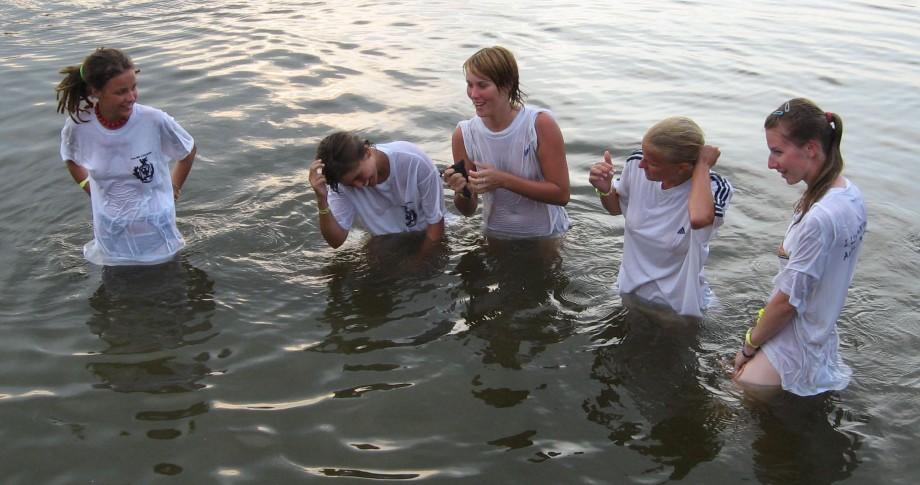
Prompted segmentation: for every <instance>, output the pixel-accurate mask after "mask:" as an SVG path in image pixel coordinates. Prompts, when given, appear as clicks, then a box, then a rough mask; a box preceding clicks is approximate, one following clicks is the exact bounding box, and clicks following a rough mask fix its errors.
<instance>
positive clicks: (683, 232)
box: [677, 226, 687, 234]
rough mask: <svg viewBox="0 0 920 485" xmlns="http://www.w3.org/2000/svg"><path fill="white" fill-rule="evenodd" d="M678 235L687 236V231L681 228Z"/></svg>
mask: <svg viewBox="0 0 920 485" xmlns="http://www.w3.org/2000/svg"><path fill="white" fill-rule="evenodd" d="M677 233H678V234H687V231H685V230H684V228H683V226H681V228H680V229H678V230H677Z"/></svg>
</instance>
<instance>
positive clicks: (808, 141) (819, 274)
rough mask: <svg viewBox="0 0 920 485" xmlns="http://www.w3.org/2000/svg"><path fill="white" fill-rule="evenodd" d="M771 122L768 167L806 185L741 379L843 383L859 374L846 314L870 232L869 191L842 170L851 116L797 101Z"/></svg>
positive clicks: (798, 385)
mask: <svg viewBox="0 0 920 485" xmlns="http://www.w3.org/2000/svg"><path fill="white" fill-rule="evenodd" d="M764 127H765V129H766V137H767V146H768V147H769V149H770V157H769V161H768V165H769V167H770V168H771V169H774V170H776V171H777V172H779V173H780V174H781V175H782V177H783V179H785V180H786V183H787V184H790V185H793V184H797V183H799V182H805V184H806V185H807V189H806V190H805V193H804V194H803V195H802V198H801V199H799V201H798V202H797V203H796V205H795V211H794V214H793V217H792V222H791V223H790V225H789V228H788V229H787V231H786V236H785V238H784V239H783V243H782V245H781V246H780V249H779V251H778V253H779V258H780V270H779V273H778V274H777V275H776V277H775V278H774V279H773V285H774V289H773V293H772V295H771V297H770V299H769V301H768V302H767V305H766V306H765V307H764V309H763V310H762V313H761V316H760V317H759V318H758V320H757V322H756V323H755V326H754V327H753V328H751V329H749V330H748V332H747V333H746V334H745V338H744V343H743V344H742V348H741V350H740V351H739V352H738V353H737V355H736V356H735V379H736V380H737V382H739V383H741V384H743V385H745V386H755V387H759V388H760V387H762V386H768V387H777V388H778V387H779V386H781V387H782V388H783V389H785V390H787V391H789V392H791V393H793V394H797V395H801V396H809V395H814V394H819V393H822V392H825V391H830V390H840V389H843V388H845V387H846V386H847V384H848V383H849V381H850V376H851V374H852V371H851V370H850V368H849V367H848V366H847V365H846V364H845V363H844V362H843V360H842V359H841V356H840V353H839V351H838V348H839V343H840V337H839V335H838V332H837V319H838V318H839V316H840V312H841V310H842V309H843V305H844V302H845V300H846V295H847V290H848V288H849V286H850V282H851V280H852V279H853V274H854V272H855V270H856V261H857V259H858V258H859V253H860V249H861V248H862V240H863V235H864V233H865V230H866V209H865V205H864V203H863V197H862V193H860V191H859V189H858V188H857V187H856V185H854V184H853V183H852V182H850V181H849V180H847V179H846V178H844V177H843V175H842V171H843V157H842V155H841V153H840V139H841V136H842V134H843V121H842V120H841V118H840V116H838V115H836V114H834V113H829V112H824V111H822V110H821V109H820V108H819V107H818V106H816V105H815V104H814V103H813V102H811V101H809V100H807V99H803V98H796V99H792V100H789V101H788V102H786V103H784V104H783V105H782V106H781V107H780V108H779V109H777V110H776V111H774V112H773V113H771V114H770V115H769V116H768V117H767V120H766V122H765V123H764ZM758 350H763V351H762V352H759V351H758Z"/></svg>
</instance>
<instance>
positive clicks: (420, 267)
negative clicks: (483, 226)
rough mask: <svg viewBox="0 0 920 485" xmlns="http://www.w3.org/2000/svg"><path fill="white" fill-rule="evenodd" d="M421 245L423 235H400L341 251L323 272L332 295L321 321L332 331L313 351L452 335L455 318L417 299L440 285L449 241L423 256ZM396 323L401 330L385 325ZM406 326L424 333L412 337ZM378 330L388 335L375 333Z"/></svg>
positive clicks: (408, 343)
mask: <svg viewBox="0 0 920 485" xmlns="http://www.w3.org/2000/svg"><path fill="white" fill-rule="evenodd" d="M421 243H422V235H421V234H394V235H388V236H377V237H372V238H369V239H368V240H367V241H366V243H365V244H364V245H363V246H362V247H358V248H354V249H347V250H343V251H337V252H335V253H334V255H333V256H332V260H331V261H330V262H329V263H328V264H327V265H326V266H325V267H323V270H322V271H323V274H324V276H325V277H326V278H327V279H328V281H329V287H328V295H329V296H328V301H327V303H326V306H325V309H324V311H323V316H322V319H321V320H322V321H323V322H324V323H326V324H327V325H328V326H329V335H327V336H326V337H325V338H324V339H323V340H322V342H321V343H319V344H318V345H316V346H313V347H311V348H310V350H311V351H315V352H334V353H342V354H353V353H364V352H372V351H375V350H381V349H386V348H392V347H417V346H420V345H423V344H425V343H428V342H431V341H433V340H436V339H438V338H439V337H441V336H443V335H446V334H447V333H449V332H450V331H451V329H452V328H453V322H451V321H449V320H447V319H445V318H441V317H438V316H432V315H431V314H432V312H434V311H435V310H436V309H434V308H432V307H431V306H430V305H429V306H426V305H424V304H419V302H416V301H414V300H413V297H414V296H415V295H417V294H423V293H424V292H425V291H426V290H430V289H431V288H433V287H434V283H433V282H432V277H433V276H435V275H436V274H438V273H439V272H441V271H442V269H443V267H444V265H445V264H446V262H447V248H446V246H444V245H443V244H442V245H441V246H440V247H438V248H436V249H435V251H434V254H429V255H427V257H426V258H422V259H419V258H418V257H417V250H418V247H419V246H420V245H421ZM406 319H412V320H414V322H409V321H406ZM390 322H396V323H398V325H397V326H398V327H400V329H396V330H394V329H388V328H385V327H386V324H387V323H390ZM404 328H405V329H413V330H416V331H418V333H417V334H415V335H410V336H406V332H405V331H404V330H402V329H404ZM394 331H395V332H397V333H396V335H393V334H392V332H394ZM375 333H380V334H386V336H383V337H374V336H373V334H375Z"/></svg>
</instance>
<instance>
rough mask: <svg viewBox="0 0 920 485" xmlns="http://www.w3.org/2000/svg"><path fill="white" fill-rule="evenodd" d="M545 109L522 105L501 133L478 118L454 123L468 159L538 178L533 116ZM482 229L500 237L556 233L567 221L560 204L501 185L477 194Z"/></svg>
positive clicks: (564, 228)
mask: <svg viewBox="0 0 920 485" xmlns="http://www.w3.org/2000/svg"><path fill="white" fill-rule="evenodd" d="M540 113H546V114H547V115H548V116H552V113H550V112H549V111H548V110H545V109H540V108H533V107H530V106H523V107H522V108H521V110H520V111H518V114H517V116H515V118H514V121H512V122H511V124H510V125H509V126H508V127H507V128H505V129H504V130H502V131H497V132H496V131H491V130H489V128H487V127H486V125H485V124H484V123H483V122H482V119H481V118H479V117H478V116H475V117H473V118H472V119H469V120H464V121H461V122H460V123H459V124H458V125H457V126H459V127H460V132H461V133H462V134H463V144H464V146H465V147H466V154H467V155H468V156H469V157H470V158H471V160H469V161H471V162H486V163H490V164H492V165H494V166H495V168H497V169H498V170H501V171H503V172H508V173H511V174H514V175H516V176H518V177H521V178H525V179H528V180H539V181H542V180H544V179H543V170H542V169H541V168H540V161H539V160H538V159H537V146H538V140H537V129H536V126H535V123H536V121H537V115H539V114H540ZM482 198H483V209H482V210H483V223H484V225H485V233H486V234H487V235H489V236H493V237H497V238H500V239H523V238H539V237H557V236H562V235H563V234H565V232H566V231H568V230H569V226H570V225H571V224H570V222H569V216H568V214H567V213H566V211H565V208H563V207H562V206H558V205H553V204H547V203H544V202H538V201H535V200H532V199H528V198H527V197H524V196H523V195H520V194H517V193H515V192H512V191H510V190H506V189H496V190H494V191H492V192H487V193H485V194H482Z"/></svg>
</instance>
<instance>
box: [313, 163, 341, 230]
mask: <svg viewBox="0 0 920 485" xmlns="http://www.w3.org/2000/svg"><path fill="white" fill-rule="evenodd" d="M310 186H311V187H313V192H314V193H315V194H316V206H317V208H318V209H319V231H320V233H322V235H323V239H325V240H326V243H328V244H329V245H330V246H332V247H333V248H337V247H339V246H341V245H342V244H343V243H345V239H346V238H347V237H348V231H346V230H345V229H342V226H340V225H339V223H338V221H336V220H335V217H334V216H333V215H332V210H331V209H329V200H328V197H329V187H328V186H327V185H326V177H325V176H323V161H322V160H313V163H312V164H311V165H310Z"/></svg>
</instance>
